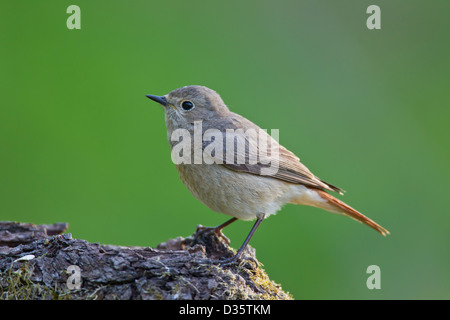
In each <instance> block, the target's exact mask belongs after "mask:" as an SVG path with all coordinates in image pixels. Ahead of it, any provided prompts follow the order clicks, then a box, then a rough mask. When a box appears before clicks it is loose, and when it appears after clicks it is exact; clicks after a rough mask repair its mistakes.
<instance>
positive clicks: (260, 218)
mask: <svg viewBox="0 0 450 320" xmlns="http://www.w3.org/2000/svg"><path fill="white" fill-rule="evenodd" d="M263 220H264V214H261V215H257V216H256V222H255V224H254V225H253V227H252V229H251V230H250V233H249V234H248V236H247V238H245V241H244V243H243V244H242V246H241V247H240V248H239V250H238V252H237V253H236V254H235V255H234V256H233V257H231V258H229V259H226V260H223V261H220V264H221V265H222V266H224V265H230V264H233V263H235V262H236V261H238V260H240V259H241V256H242V254H243V252H244V250H245V248H246V247H247V245H248V243H249V242H250V239H251V238H252V236H253V234H254V233H255V231H256V229H258V227H259V225H260V224H261V222H262V221H263Z"/></svg>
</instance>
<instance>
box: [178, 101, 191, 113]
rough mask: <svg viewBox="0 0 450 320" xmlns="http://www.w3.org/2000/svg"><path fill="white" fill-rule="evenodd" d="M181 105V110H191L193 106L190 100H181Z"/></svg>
mask: <svg viewBox="0 0 450 320" xmlns="http://www.w3.org/2000/svg"><path fill="white" fill-rule="evenodd" d="M181 107H182V108H183V110H186V111H188V110H191V109H192V108H194V104H193V103H192V102H190V101H183V103H182V104H181Z"/></svg>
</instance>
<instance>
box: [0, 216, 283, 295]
mask: <svg viewBox="0 0 450 320" xmlns="http://www.w3.org/2000/svg"><path fill="white" fill-rule="evenodd" d="M66 229H67V224H53V225H33V224H23V223H16V222H0V298H1V299H164V300H174V299H194V300H203V299H291V296H290V295H289V294H288V293H286V292H284V291H283V290H282V289H281V287H280V286H279V285H277V284H275V283H274V282H272V281H271V280H270V279H269V277H268V276H267V274H266V273H265V272H264V270H263V269H262V268H261V266H260V263H259V262H258V261H257V259H256V257H255V250H254V249H253V248H251V247H248V249H247V250H246V251H245V253H244V259H243V260H242V261H241V262H240V263H239V264H233V265H227V266H221V265H220V264H218V263H217V260H218V259H219V258H221V257H231V256H232V254H233V250H232V249H231V248H230V247H229V244H228V242H227V241H226V238H223V237H218V236H217V235H216V234H214V233H212V232H200V230H201V228H197V231H196V232H195V233H194V234H193V235H192V236H190V237H188V238H182V237H178V238H176V239H171V240H168V241H167V242H165V243H162V244H160V245H159V246H158V247H157V248H149V247H124V246H116V245H102V244H98V243H89V242H87V241H85V240H80V239H73V238H72V236H71V234H70V233H66V234H62V233H63V232H64V231H65V230H66ZM69 266H77V267H79V268H80V275H81V277H80V281H81V282H80V285H79V289H76V287H77V286H76V284H78V282H76V277H75V276H76V275H74V274H72V273H71V269H69V270H68V267H69ZM74 277H75V278H74ZM74 279H75V280H74ZM68 281H69V286H68ZM73 287H75V289H72V290H70V288H73Z"/></svg>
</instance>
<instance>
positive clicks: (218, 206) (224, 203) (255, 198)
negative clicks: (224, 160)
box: [177, 164, 294, 220]
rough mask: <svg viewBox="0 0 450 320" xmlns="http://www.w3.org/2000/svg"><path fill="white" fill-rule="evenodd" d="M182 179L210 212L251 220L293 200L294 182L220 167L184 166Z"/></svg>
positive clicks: (217, 165) (271, 212)
mask: <svg viewBox="0 0 450 320" xmlns="http://www.w3.org/2000/svg"><path fill="white" fill-rule="evenodd" d="M177 169H178V172H179V174H180V178H181V180H182V181H183V183H184V184H185V185H186V187H187V188H188V189H189V191H190V192H191V193H192V194H193V195H194V196H195V197H196V198H197V199H198V200H200V201H201V202H202V203H204V204H205V205H206V206H208V207H209V208H210V209H212V210H214V211H217V212H220V213H224V214H227V215H231V216H234V217H237V218H239V219H242V220H251V219H254V218H255V217H256V215H257V214H258V213H264V214H265V215H267V216H268V215H271V214H274V213H276V212H277V211H278V210H279V209H281V207H282V206H283V205H284V204H285V203H288V202H290V201H291V199H292V197H293V194H292V187H293V186H294V185H293V184H291V183H287V182H284V181H280V180H277V179H274V178H270V177H263V176H257V175H253V174H249V173H239V172H235V171H233V170H231V169H228V168H225V167H224V166H221V165H219V164H210V165H207V164H200V165H197V164H188V165H185V164H181V165H178V166H177Z"/></svg>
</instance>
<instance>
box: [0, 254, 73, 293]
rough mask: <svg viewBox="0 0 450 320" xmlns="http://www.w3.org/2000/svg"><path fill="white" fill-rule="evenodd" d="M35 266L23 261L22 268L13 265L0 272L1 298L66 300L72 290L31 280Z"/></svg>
mask: <svg viewBox="0 0 450 320" xmlns="http://www.w3.org/2000/svg"><path fill="white" fill-rule="evenodd" d="M33 271H34V267H33V266H32V265H31V264H30V263H29V262H28V261H26V262H22V264H21V266H20V268H18V269H16V270H14V269H13V267H12V264H11V267H10V268H9V269H8V270H5V271H4V272H3V273H0V299H1V300H66V299H68V298H69V297H70V292H69V291H67V290H62V289H60V288H56V287H55V288H48V287H46V286H44V285H41V284H38V283H35V282H33V281H31V276H32V275H33Z"/></svg>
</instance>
